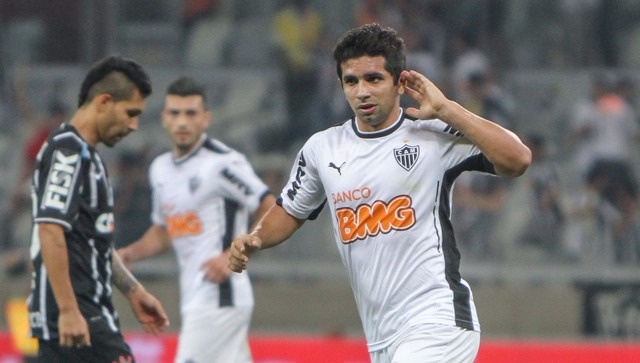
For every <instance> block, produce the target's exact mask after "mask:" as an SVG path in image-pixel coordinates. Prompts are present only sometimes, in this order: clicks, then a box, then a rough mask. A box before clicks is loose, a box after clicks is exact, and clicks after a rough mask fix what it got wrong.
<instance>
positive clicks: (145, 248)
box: [118, 225, 171, 266]
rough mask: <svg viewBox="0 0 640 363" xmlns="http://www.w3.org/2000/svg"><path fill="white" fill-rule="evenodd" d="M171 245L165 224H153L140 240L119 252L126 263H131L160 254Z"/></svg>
mask: <svg viewBox="0 0 640 363" xmlns="http://www.w3.org/2000/svg"><path fill="white" fill-rule="evenodd" d="M170 247H171V239H170V238H169V234H168V233H167V230H166V229H165V228H164V227H163V226H159V225H152V226H151V227H149V229H148V230H147V231H146V232H145V234H144V235H143V236H142V237H141V238H140V239H139V240H137V241H136V242H134V243H132V244H130V245H129V246H127V247H124V248H121V249H119V250H118V254H119V255H120V257H121V258H122V260H123V261H124V262H125V264H130V263H132V262H135V261H138V260H143V259H145V258H149V257H153V256H156V255H159V254H161V253H163V252H165V251H166V250H167V249H169V248H170ZM129 266H130V265H129Z"/></svg>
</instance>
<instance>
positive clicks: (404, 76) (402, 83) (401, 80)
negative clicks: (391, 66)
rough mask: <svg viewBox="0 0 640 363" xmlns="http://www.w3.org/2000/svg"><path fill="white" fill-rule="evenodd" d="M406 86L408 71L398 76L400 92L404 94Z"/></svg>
mask: <svg viewBox="0 0 640 363" xmlns="http://www.w3.org/2000/svg"><path fill="white" fill-rule="evenodd" d="M405 87H407V71H402V72H401V73H400V76H399V77H398V94H399V95H402V94H404V90H405Z"/></svg>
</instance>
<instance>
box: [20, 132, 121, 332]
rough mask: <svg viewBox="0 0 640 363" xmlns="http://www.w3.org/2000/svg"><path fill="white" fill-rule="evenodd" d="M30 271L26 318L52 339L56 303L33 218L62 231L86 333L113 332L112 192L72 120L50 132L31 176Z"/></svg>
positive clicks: (115, 328)
mask: <svg viewBox="0 0 640 363" xmlns="http://www.w3.org/2000/svg"><path fill="white" fill-rule="evenodd" d="M32 203H33V222H34V223H33V232H32V240H31V259H32V262H33V267H34V271H33V276H32V283H31V294H30V296H29V320H30V327H31V334H32V335H33V336H34V337H37V338H41V339H45V340H49V339H53V338H57V336H58V330H57V323H58V306H57V304H56V301H55V299H54V295H53V292H52V290H51V285H50V284H49V282H48V277H47V269H46V267H45V265H44V263H43V261H42V256H41V248H40V247H41V244H42V243H47V241H40V239H39V237H38V223H41V222H45V223H56V224H59V225H60V226H62V227H63V228H64V230H65V239H66V242H67V251H68V258H69V275H70V278H71V284H72V286H73V290H74V292H75V295H76V299H77V301H78V306H79V308H80V311H81V312H82V315H83V316H84V317H85V319H86V320H87V323H88V324H89V327H90V330H91V332H92V333H93V332H96V331H100V330H104V329H108V330H110V331H114V332H115V331H118V330H119V323H118V317H117V314H116V312H115V310H114V307H113V303H112V300H111V292H112V290H111V256H112V253H113V230H114V224H113V213H112V209H113V193H112V189H111V185H110V184H109V180H108V177H107V171H106V168H105V166H104V164H103V162H102V160H101V159H100V156H99V155H98V153H97V152H96V150H95V149H94V148H93V147H92V146H90V145H89V144H87V143H86V142H85V141H84V140H83V139H82V138H81V137H80V135H79V134H78V132H77V131H76V129H75V128H74V127H72V126H71V125H68V124H64V125H63V126H62V127H61V128H60V129H58V130H56V131H54V132H53V133H52V134H51V135H50V136H49V138H48V139H47V141H46V142H45V144H44V145H43V146H42V148H41V149H40V152H39V153H38V157H37V164H36V170H35V172H34V175H33V181H32Z"/></svg>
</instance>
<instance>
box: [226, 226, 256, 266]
mask: <svg viewBox="0 0 640 363" xmlns="http://www.w3.org/2000/svg"><path fill="white" fill-rule="evenodd" d="M261 246H262V240H261V239H260V238H258V237H256V236H254V235H251V234H242V235H239V236H238V237H236V238H235V239H234V240H233V242H232V243H231V256H230V257H229V268H230V269H231V270H232V271H234V272H242V271H243V270H246V269H247V263H249V258H250V257H251V255H252V254H253V252H254V251H256V250H259V249H260V247H261Z"/></svg>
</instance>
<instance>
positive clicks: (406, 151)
mask: <svg viewBox="0 0 640 363" xmlns="http://www.w3.org/2000/svg"><path fill="white" fill-rule="evenodd" d="M393 156H394V157H395V158H396V161H397V162H398V164H399V165H400V166H401V167H402V168H403V169H404V170H406V171H409V170H411V168H413V166H414V165H415V164H416V161H417V160H418V157H419V156H420V147H419V146H412V145H404V146H403V147H401V148H398V149H393Z"/></svg>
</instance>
